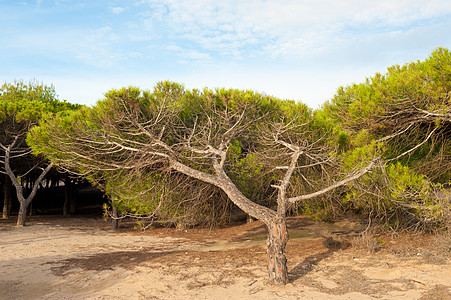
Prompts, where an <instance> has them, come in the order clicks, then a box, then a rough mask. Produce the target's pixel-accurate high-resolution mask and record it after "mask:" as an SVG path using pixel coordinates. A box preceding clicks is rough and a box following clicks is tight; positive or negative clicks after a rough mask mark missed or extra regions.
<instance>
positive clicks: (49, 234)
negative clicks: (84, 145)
mask: <svg viewBox="0 0 451 300" xmlns="http://www.w3.org/2000/svg"><path fill="white" fill-rule="evenodd" d="M28 224H29V225H28V226H25V227H23V228H16V227H15V226H13V225H14V220H0V253H1V255H0V299H11V300H12V299H234V300H236V299H409V300H410V299H451V262H450V260H449V258H447V257H440V256H434V255H432V254H431V253H432V252H430V250H427V249H426V248H427V246H429V247H434V244H433V240H432V237H425V236H415V237H412V236H407V237H406V236H404V237H397V238H392V237H381V238H380V241H381V242H382V243H383V244H384V247H382V249H381V250H380V251H378V252H377V253H372V254H371V253H369V252H368V251H367V250H365V249H356V248H355V247H352V246H350V244H349V243H348V242H347V241H348V240H349V239H348V237H349V236H352V235H353V234H355V232H357V231H359V230H361V228H359V226H357V225H356V224H353V223H350V222H347V221H343V222H341V223H340V222H339V223H336V224H334V225H330V224H319V223H315V222H313V221H311V220H309V219H307V218H293V219H291V220H290V222H289V230H290V231H291V238H290V241H289V243H288V246H287V258H288V267H289V272H290V274H289V277H290V283H289V284H288V285H287V286H284V287H274V286H271V285H269V284H267V274H266V269H265V268H266V266H265V240H264V238H265V228H264V227H263V226H262V224H261V223H259V222H254V223H251V224H246V225H241V226H235V227H231V228H226V229H211V230H210V229H195V230H189V231H177V230H175V229H167V228H157V229H153V230H150V231H146V232H142V231H134V230H132V229H127V228H125V229H120V230H118V231H113V230H111V229H109V227H108V223H105V222H104V221H103V220H101V219H94V218H66V219H63V218H59V217H32V218H31V219H30V220H29V223H28ZM424 247H426V248H424ZM431 258H433V259H431Z"/></svg>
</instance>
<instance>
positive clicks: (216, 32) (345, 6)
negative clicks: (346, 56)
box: [139, 0, 451, 57]
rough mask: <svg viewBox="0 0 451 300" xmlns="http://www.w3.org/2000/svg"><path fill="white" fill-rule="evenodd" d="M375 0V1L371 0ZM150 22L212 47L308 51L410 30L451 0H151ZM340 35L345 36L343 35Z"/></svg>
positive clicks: (446, 10)
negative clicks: (360, 37)
mask: <svg viewBox="0 0 451 300" xmlns="http://www.w3.org/2000/svg"><path fill="white" fill-rule="evenodd" d="M369 2H370V3H369ZM139 4H140V5H146V6H147V7H148V10H147V12H148V18H149V19H147V21H150V22H164V23H165V24H167V25H168V26H170V27H171V28H172V30H173V32H174V33H175V34H176V35H177V37H178V38H183V39H186V40H189V41H192V42H194V43H196V44H197V45H199V46H200V47H202V48H203V49H206V50H211V51H217V52H218V53H220V54H225V55H235V56H240V55H241V54H252V53H258V52H259V51H262V52H263V53H264V54H266V55H269V56H270V57H282V56H287V55H289V56H291V57H304V56H305V55H307V56H308V55H311V54H314V53H315V52H317V51H324V50H326V49H327V48H329V47H331V46H332V45H334V44H337V43H338V44H339V43H340V42H341V41H342V40H344V39H347V38H348V37H351V36H354V35H356V34H357V35H358V34H359V32H362V29H363V28H364V29H365V34H375V35H380V34H385V33H387V34H390V31H392V30H393V29H392V28H395V30H401V31H406V30H409V29H410V28H411V27H412V26H418V25H419V24H420V25H421V23H424V22H432V21H434V20H435V21H437V20H438V19H439V18H440V17H444V16H449V15H450V14H451V3H450V2H448V1H439V0H432V1H428V3H427V5H425V3H424V1H417V0H400V1H392V0H378V1H357V0H347V1H335V0H323V1H315V2H314V3H313V2H311V1H290V0H277V1H271V0H269V1H263V0H253V1H239V0H230V1H209V0H197V1H196V0H194V1H193V0H148V1H140V2H139ZM338 37H339V38H338Z"/></svg>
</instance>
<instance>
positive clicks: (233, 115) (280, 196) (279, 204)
mask: <svg viewBox="0 0 451 300" xmlns="http://www.w3.org/2000/svg"><path fill="white" fill-rule="evenodd" d="M325 136H326V134H325V133H324V132H322V130H321V129H320V128H315V123H314V120H313V116H312V112H311V111H310V110H309V109H308V108H307V107H306V106H305V105H303V104H300V103H295V102H291V101H281V100H277V99H274V98H271V97H266V96H262V95H259V94H257V93H254V92H251V91H237V90H217V91H215V92H214V91H210V90H207V89H206V90H204V91H202V92H200V91H197V90H193V91H186V90H185V89H184V88H183V87H182V86H180V85H178V84H175V83H170V82H164V83H160V84H158V85H157V87H156V88H155V90H154V92H153V93H150V92H147V91H146V92H141V91H140V90H139V89H137V88H124V89H121V90H112V91H110V92H108V93H107V94H106V98H105V100H103V101H100V102H98V103H97V105H96V106H95V107H93V108H92V109H88V108H86V109H84V110H82V111H80V112H77V113H74V114H72V115H71V116H70V117H66V118H64V117H60V118H53V119H47V120H46V121H45V123H44V124H43V125H42V126H40V127H35V128H34V129H33V130H32V131H31V134H30V136H29V142H30V143H31V144H32V147H33V149H34V151H35V152H36V153H44V154H45V155H47V156H48V158H49V159H50V160H51V161H52V162H54V163H56V164H58V165H59V166H64V167H66V168H68V169H72V170H76V172H78V173H79V174H84V175H88V176H90V177H96V176H102V173H104V172H108V173H109V179H110V180H112V178H114V177H116V178H117V180H119V179H120V178H122V180H123V178H124V176H123V175H124V174H125V175H127V176H128V178H131V179H132V178H133V179H135V178H136V177H137V176H130V174H131V173H135V174H137V175H143V174H146V175H144V177H145V176H151V175H152V174H161V173H167V172H172V173H179V174H183V175H184V176H188V177H191V178H195V179H197V180H200V181H202V182H205V183H209V184H211V185H213V186H216V187H218V188H220V189H221V190H222V191H223V192H224V193H225V194H226V195H227V196H228V198H229V199H230V200H231V201H232V202H233V203H234V204H236V205H237V206H238V207H239V208H241V209H242V210H243V211H244V212H245V213H247V214H249V215H250V216H252V217H254V218H256V219H259V220H261V221H263V222H264V223H265V224H266V226H267V228H268V244H267V246H268V248H267V255H268V271H269V278H270V281H271V282H272V283H276V284H286V283H287V282H288V272H287V267H286V257H285V246H286V243H287V241H288V233H287V228H286V213H287V210H288V209H289V207H290V206H292V205H293V204H295V203H297V202H299V201H302V200H304V199H309V198H312V197H317V196H320V195H322V194H324V193H327V192H328V191H330V190H332V189H334V188H336V187H339V186H342V185H344V184H346V183H348V182H350V181H352V180H354V179H356V178H358V177H360V176H362V175H363V174H365V173H366V172H368V171H369V170H370V169H371V168H372V167H373V163H370V164H369V165H367V166H366V167H363V168H360V169H358V170H357V171H356V172H354V173H353V174H351V175H350V176H348V177H346V178H344V179H342V180H337V181H336V182H335V183H333V184H330V185H328V186H326V187H325V188H324V187H323V188H320V189H319V190H316V191H314V192H309V189H310V191H311V190H312V189H313V188H316V187H318V186H321V184H324V178H322V177H321V176H319V175H321V170H326V169H327V168H328V163H329V164H330V162H331V156H330V153H328V151H332V149H331V148H330V147H328V143H327V139H326V138H325ZM245 145H246V146H245ZM238 146H240V147H241V148H242V151H236V147H238ZM237 153H239V155H237ZM237 160H239V161H241V162H243V161H246V165H247V166H248V167H249V168H250V169H252V170H258V173H259V174H260V176H266V178H268V179H269V181H268V184H269V183H270V182H272V189H273V191H275V193H274V192H270V193H269V196H268V197H272V195H274V197H273V198H272V199H273V202H272V204H273V206H274V207H275V210H274V209H272V208H270V207H267V206H264V205H261V204H258V203H257V201H255V199H251V198H249V197H248V196H246V195H245V194H244V193H243V191H242V189H240V186H241V187H243V183H240V180H239V179H240V175H241V174H240V173H239V172H240V170H241V171H242V170H244V169H243V168H241V166H242V164H241V165H240V163H237ZM243 164H244V163H243ZM240 168H241V169H240ZM308 172H311V173H312V174H315V173H316V175H314V176H313V177H312V178H310V179H309V180H308V181H307V182H308V184H306V188H305V189H304V192H306V194H304V195H300V196H290V193H292V192H293V190H294V187H293V186H291V185H290V179H291V178H292V177H293V175H294V174H295V173H297V174H299V176H301V177H302V176H304V174H309V173H308ZM268 174H269V175H268ZM241 179H242V178H241ZM245 184H246V183H245V182H244V185H245ZM268 188H269V187H268ZM296 188H297V187H296Z"/></svg>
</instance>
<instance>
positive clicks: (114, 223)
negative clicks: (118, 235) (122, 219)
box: [111, 205, 119, 229]
mask: <svg viewBox="0 0 451 300" xmlns="http://www.w3.org/2000/svg"><path fill="white" fill-rule="evenodd" d="M111 227H112V228H113V229H118V228H119V219H118V213H117V209H116V206H114V205H113V217H112V219H111Z"/></svg>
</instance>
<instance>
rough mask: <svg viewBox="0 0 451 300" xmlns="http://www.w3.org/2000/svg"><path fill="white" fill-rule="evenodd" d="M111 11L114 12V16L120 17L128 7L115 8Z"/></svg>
mask: <svg viewBox="0 0 451 300" xmlns="http://www.w3.org/2000/svg"><path fill="white" fill-rule="evenodd" d="M110 9H111V11H112V12H113V14H115V15H120V14H121V13H122V12H123V11H124V10H126V9H127V8H126V7H119V6H113V7H111V8H110Z"/></svg>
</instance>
